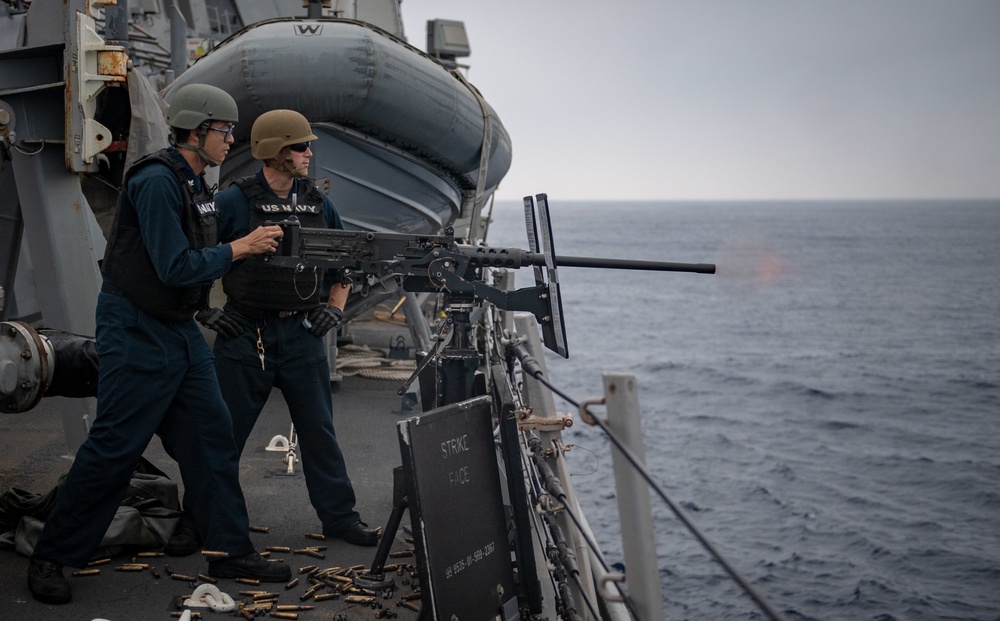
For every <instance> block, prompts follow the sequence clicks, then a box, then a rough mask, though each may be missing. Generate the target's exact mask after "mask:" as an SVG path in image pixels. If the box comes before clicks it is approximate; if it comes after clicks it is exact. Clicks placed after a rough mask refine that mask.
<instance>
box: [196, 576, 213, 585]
mask: <svg viewBox="0 0 1000 621" xmlns="http://www.w3.org/2000/svg"><path fill="white" fill-rule="evenodd" d="M198 579H199V580H201V581H202V582H208V583H211V584H216V583H217V582H218V580H216V579H215V578H213V577H212V576H208V575H205V574H198Z"/></svg>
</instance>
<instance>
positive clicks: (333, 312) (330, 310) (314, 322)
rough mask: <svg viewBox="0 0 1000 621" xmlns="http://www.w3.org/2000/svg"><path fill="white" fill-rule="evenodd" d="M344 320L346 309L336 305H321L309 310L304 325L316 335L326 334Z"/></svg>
mask: <svg viewBox="0 0 1000 621" xmlns="http://www.w3.org/2000/svg"><path fill="white" fill-rule="evenodd" d="M343 320H344V311H342V310H340V309H339V308H337V307H336V306H321V307H319V308H314V309H313V310H311V311H309V314H308V315H306V320H305V321H304V322H302V325H304V326H305V327H306V330H309V333H310V334H312V335H314V336H324V335H325V334H326V333H327V332H329V331H330V330H332V329H333V328H336V327H337V326H339V325H340V322H341V321H343Z"/></svg>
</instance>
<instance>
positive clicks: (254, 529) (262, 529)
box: [250, 526, 269, 533]
mask: <svg viewBox="0 0 1000 621" xmlns="http://www.w3.org/2000/svg"><path fill="white" fill-rule="evenodd" d="M268 530H269V529H268V527H267V526H251V527H250V531H251V532H254V533H266V532H268Z"/></svg>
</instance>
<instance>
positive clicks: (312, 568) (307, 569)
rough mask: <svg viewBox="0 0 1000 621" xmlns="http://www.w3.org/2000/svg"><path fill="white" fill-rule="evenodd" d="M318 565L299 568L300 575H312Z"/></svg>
mask: <svg viewBox="0 0 1000 621" xmlns="http://www.w3.org/2000/svg"><path fill="white" fill-rule="evenodd" d="M317 568H318V566H317V565H306V566H305V567H299V573H300V574H311V573H313V572H315V571H316V569H317Z"/></svg>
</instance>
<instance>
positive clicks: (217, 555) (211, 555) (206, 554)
mask: <svg viewBox="0 0 1000 621" xmlns="http://www.w3.org/2000/svg"><path fill="white" fill-rule="evenodd" d="M201 555H202V556H204V557H206V558H226V557H227V556H229V552H219V551H218V550H202V551H201Z"/></svg>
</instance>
